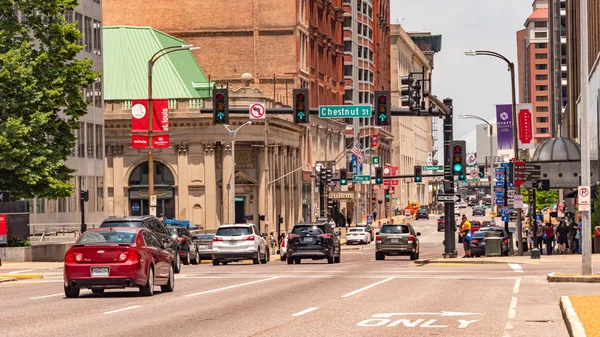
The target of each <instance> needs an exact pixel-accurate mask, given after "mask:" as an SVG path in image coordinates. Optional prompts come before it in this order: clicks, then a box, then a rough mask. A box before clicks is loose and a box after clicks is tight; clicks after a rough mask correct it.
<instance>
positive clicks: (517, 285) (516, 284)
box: [513, 278, 521, 294]
mask: <svg viewBox="0 0 600 337" xmlns="http://www.w3.org/2000/svg"><path fill="white" fill-rule="evenodd" d="M520 286H521V279H520V278H518V279H517V280H516V281H515V286H514V287H513V294H518V293H519V287H520Z"/></svg>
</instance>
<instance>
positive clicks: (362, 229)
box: [348, 228, 365, 233]
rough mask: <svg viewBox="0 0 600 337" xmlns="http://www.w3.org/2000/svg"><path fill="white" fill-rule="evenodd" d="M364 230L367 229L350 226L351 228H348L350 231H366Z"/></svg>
mask: <svg viewBox="0 0 600 337" xmlns="http://www.w3.org/2000/svg"><path fill="white" fill-rule="evenodd" d="M364 231H365V229H364V228H350V229H349V230H348V232H349V233H350V232H364Z"/></svg>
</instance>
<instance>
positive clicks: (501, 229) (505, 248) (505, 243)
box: [475, 226, 512, 256]
mask: <svg viewBox="0 0 600 337" xmlns="http://www.w3.org/2000/svg"><path fill="white" fill-rule="evenodd" d="M509 230H510V231H511V232H512V228H509ZM490 231H496V232H500V233H501V235H502V255H503V256H508V252H509V250H510V243H509V241H508V240H509V237H508V235H507V234H506V231H505V230H504V227H500V226H492V227H481V228H480V229H479V232H490ZM475 234H477V233H475Z"/></svg>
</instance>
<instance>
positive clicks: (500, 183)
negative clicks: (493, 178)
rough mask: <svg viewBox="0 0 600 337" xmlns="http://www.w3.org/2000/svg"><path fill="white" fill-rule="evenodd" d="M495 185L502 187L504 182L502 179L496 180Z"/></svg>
mask: <svg viewBox="0 0 600 337" xmlns="http://www.w3.org/2000/svg"><path fill="white" fill-rule="evenodd" d="M495 186H496V187H504V182H503V181H497V182H496V185H495Z"/></svg>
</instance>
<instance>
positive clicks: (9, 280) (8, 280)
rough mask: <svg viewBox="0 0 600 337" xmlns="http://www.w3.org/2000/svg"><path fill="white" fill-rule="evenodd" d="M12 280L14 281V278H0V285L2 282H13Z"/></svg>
mask: <svg viewBox="0 0 600 337" xmlns="http://www.w3.org/2000/svg"><path fill="white" fill-rule="evenodd" d="M14 280H15V279H14V278H9V277H0V283H3V282H11V281H14Z"/></svg>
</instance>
